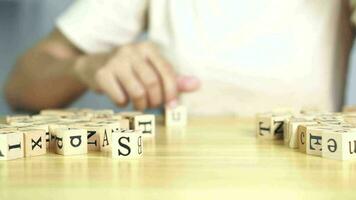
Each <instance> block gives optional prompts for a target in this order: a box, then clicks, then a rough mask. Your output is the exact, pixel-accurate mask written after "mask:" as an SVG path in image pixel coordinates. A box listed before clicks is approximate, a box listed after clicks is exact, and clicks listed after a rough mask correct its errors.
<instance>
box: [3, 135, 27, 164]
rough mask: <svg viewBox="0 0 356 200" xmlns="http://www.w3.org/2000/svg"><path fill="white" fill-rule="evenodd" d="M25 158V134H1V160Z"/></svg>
mask: <svg viewBox="0 0 356 200" xmlns="http://www.w3.org/2000/svg"><path fill="white" fill-rule="evenodd" d="M23 157H24V144H23V134H22V133H20V132H1V133H0V160H13V159H17V158H23Z"/></svg>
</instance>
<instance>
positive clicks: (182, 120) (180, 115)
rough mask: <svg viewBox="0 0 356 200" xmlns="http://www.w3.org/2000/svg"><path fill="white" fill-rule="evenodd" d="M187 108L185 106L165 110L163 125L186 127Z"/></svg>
mask: <svg viewBox="0 0 356 200" xmlns="http://www.w3.org/2000/svg"><path fill="white" fill-rule="evenodd" d="M187 115H188V114H187V108H186V107H185V106H177V107H176V108H173V109H172V108H169V107H167V106H166V108H165V123H166V126H186V125H187V119H188V116H187Z"/></svg>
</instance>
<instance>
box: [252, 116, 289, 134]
mask: <svg viewBox="0 0 356 200" xmlns="http://www.w3.org/2000/svg"><path fill="white" fill-rule="evenodd" d="M287 118H289V116H288V115H281V116H276V115H272V114H262V115H257V124H256V135H257V137H258V138H263V139H271V140H276V139H282V138H283V135H284V133H283V132H284V130H285V129H284V121H285V120H286V119H287Z"/></svg>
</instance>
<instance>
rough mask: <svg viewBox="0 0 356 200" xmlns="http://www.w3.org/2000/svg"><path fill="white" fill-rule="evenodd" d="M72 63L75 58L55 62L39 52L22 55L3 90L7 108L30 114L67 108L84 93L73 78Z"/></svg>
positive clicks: (42, 52) (82, 87) (52, 57)
mask: <svg viewBox="0 0 356 200" xmlns="http://www.w3.org/2000/svg"><path fill="white" fill-rule="evenodd" d="M76 60H77V57H76V56H75V57H65V58H58V57H56V56H53V55H51V54H50V53H48V52H45V51H42V50H34V51H30V52H29V53H27V54H25V55H24V56H23V57H22V58H20V59H19V61H18V63H17V64H16V66H15V69H14V71H13V72H12V73H11V75H10V77H9V80H8V81H7V84H6V86H5V93H6V98H7V100H8V102H9V104H10V105H11V106H12V107H13V108H15V109H24V110H30V111H38V110H40V109H44V108H54V107H63V106H65V105H67V104H69V103H70V102H72V101H73V100H74V99H76V98H77V97H78V96H80V95H81V94H82V93H83V92H84V91H85V90H86V88H85V87H84V85H83V84H81V83H80V81H79V80H77V79H76V78H75V76H74V75H73V67H74V65H75V63H76Z"/></svg>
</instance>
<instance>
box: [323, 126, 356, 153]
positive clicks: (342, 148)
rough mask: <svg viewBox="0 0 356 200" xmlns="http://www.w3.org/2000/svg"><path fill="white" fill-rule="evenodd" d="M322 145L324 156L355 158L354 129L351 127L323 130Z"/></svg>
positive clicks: (355, 139)
mask: <svg viewBox="0 0 356 200" xmlns="http://www.w3.org/2000/svg"><path fill="white" fill-rule="evenodd" d="M322 146H323V153H322V156H323V157H325V158H331V159H336V160H350V159H356V131H355V130H351V129H340V130H329V131H325V132H324V133H323V142H322Z"/></svg>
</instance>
